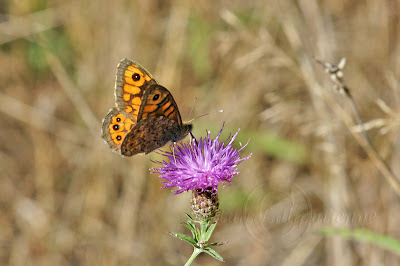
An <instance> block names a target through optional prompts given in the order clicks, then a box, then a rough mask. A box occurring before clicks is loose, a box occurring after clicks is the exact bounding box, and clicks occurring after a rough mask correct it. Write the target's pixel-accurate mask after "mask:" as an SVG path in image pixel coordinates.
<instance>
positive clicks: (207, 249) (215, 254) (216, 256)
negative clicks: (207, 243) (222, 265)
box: [203, 248, 224, 262]
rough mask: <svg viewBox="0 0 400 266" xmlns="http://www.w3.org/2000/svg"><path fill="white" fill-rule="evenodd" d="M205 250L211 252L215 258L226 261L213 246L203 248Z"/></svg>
mask: <svg viewBox="0 0 400 266" xmlns="http://www.w3.org/2000/svg"><path fill="white" fill-rule="evenodd" d="M203 252H205V253H207V254H209V255H210V256H212V257H214V258H215V259H217V260H219V261H222V262H224V259H223V258H222V257H221V255H219V254H218V253H217V252H216V251H215V250H213V249H212V248H205V249H203Z"/></svg>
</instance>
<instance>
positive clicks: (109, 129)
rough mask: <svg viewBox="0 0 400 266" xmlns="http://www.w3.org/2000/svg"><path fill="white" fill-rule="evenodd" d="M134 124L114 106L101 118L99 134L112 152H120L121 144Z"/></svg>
mask: <svg viewBox="0 0 400 266" xmlns="http://www.w3.org/2000/svg"><path fill="white" fill-rule="evenodd" d="M134 125H135V122H134V121H132V120H131V119H129V118H126V117H125V116H124V115H123V114H122V113H121V112H120V111H119V110H118V108H117V107H114V108H111V109H110V111H109V112H108V114H107V115H106V117H104V119H103V125H102V128H101V136H102V138H103V139H104V142H106V143H107V144H108V146H109V147H110V148H111V149H112V150H113V151H114V152H116V153H119V154H121V144H122V142H123V141H124V139H125V137H126V135H127V134H128V133H129V132H130V131H131V130H132V127H133V126H134Z"/></svg>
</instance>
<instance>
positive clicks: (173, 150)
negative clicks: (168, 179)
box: [172, 141, 176, 165]
mask: <svg viewBox="0 0 400 266" xmlns="http://www.w3.org/2000/svg"><path fill="white" fill-rule="evenodd" d="M172 145H173V147H172V155H173V156H174V160H175V165H176V157H175V145H176V142H175V141H174V143H173V144H172Z"/></svg>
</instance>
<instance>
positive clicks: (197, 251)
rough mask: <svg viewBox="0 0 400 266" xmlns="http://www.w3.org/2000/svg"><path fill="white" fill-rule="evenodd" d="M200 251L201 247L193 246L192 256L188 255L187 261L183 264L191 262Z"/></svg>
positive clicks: (187, 265) (187, 264)
mask: <svg viewBox="0 0 400 266" xmlns="http://www.w3.org/2000/svg"><path fill="white" fill-rule="evenodd" d="M200 253H201V249H199V248H194V250H193V253H192V256H190V258H189V259H188V261H187V262H186V263H185V266H189V265H190V264H192V262H193V261H194V259H195V258H196V257H197V255H199V254H200Z"/></svg>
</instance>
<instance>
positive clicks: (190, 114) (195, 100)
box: [189, 97, 197, 117]
mask: <svg viewBox="0 0 400 266" xmlns="http://www.w3.org/2000/svg"><path fill="white" fill-rule="evenodd" d="M196 102H197V97H195V98H194V101H193V106H192V110H190V113H189V117H191V116H192V113H193V110H194V106H195V105H196Z"/></svg>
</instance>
